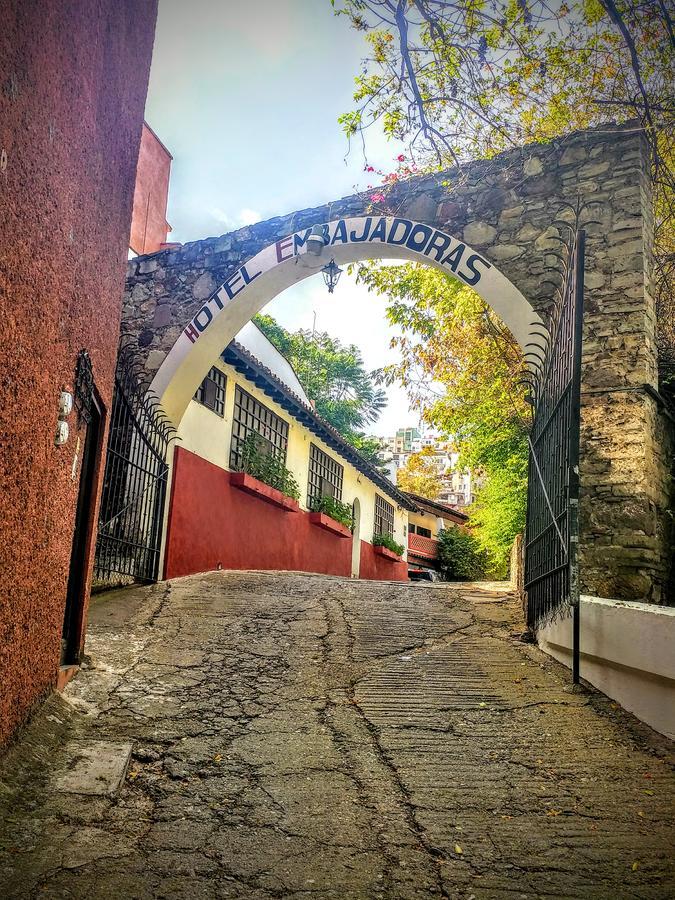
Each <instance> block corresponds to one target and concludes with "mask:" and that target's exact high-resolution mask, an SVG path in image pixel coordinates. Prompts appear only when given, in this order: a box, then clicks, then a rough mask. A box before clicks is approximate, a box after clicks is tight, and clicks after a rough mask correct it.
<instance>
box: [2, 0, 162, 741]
mask: <svg viewBox="0 0 675 900" xmlns="http://www.w3.org/2000/svg"><path fill="white" fill-rule="evenodd" d="M155 17H156V0H69V2H68V3H65V2H56V3H52V2H49V3H45V2H41V0H5V2H3V4H2V27H1V28H0V72H1V73H2V75H1V78H2V90H0V152H2V159H3V160H4V159H6V168H5V169H4V171H0V310H1V313H2V330H3V336H2V343H1V345H0V743H2V742H4V741H5V740H6V739H7V738H8V737H9V736H10V735H11V733H12V731H13V730H14V729H15V727H16V726H17V725H18V724H19V723H20V722H21V721H22V720H23V719H25V717H26V716H27V714H28V712H29V711H30V709H31V707H32V706H33V705H34V703H35V702H36V701H37V700H38V699H39V698H41V697H42V696H44V695H45V694H46V693H48V692H49V691H50V690H51V689H52V688H53V686H54V684H55V682H56V677H57V671H58V664H59V652H60V638H61V629H62V623H63V613H64V604H65V595H66V583H67V577H68V565H69V560H70V551H71V544H72V535H73V523H74V517H75V504H76V499H77V489H78V480H79V471H76V472H75V478H74V479H73V478H72V469H73V459H74V454H75V447H76V440H77V433H76V431H75V422H76V418H75V415H74V414H73V415H71V416H70V423H71V439H70V441H69V442H68V443H67V444H66V445H65V446H63V447H60V448H57V447H55V445H54V433H55V428H56V422H57V415H58V407H57V404H58V397H59V392H60V390H61V389H62V387H63V386H64V385H72V383H73V375H74V370H75V362H76V357H77V353H78V351H79V350H80V349H83V348H84V349H86V350H88V351H89V353H90V355H91V358H92V361H93V369H94V376H95V379H96V386H97V388H98V391H99V393H100V395H101V398H102V400H103V403H104V405H105V407H106V409H109V408H110V401H111V390H112V382H113V372H114V365H115V356H116V349H117V337H118V331H119V320H120V310H121V300H122V290H123V286H124V275H125V261H126V258H127V245H128V235H129V225H130V220H131V203H132V196H133V189H134V178H135V171H136V161H137V155H138V147H139V141H140V136H141V127H142V123H143V107H144V104H145V95H146V91H147V80H148V73H149V67H150V58H151V52H152V41H153V34H154V23H155ZM80 436H81V437H82V434H80ZM80 459H81V457H80Z"/></svg>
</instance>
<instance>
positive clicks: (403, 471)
mask: <svg viewBox="0 0 675 900" xmlns="http://www.w3.org/2000/svg"><path fill="white" fill-rule="evenodd" d="M396 484H397V485H398V486H399V487H400V488H401V490H403V491H409V492H410V493H411V494H417V495H418V496H420V497H426V498H427V500H438V496H439V494H440V492H441V473H440V472H439V469H438V465H437V462H436V457H435V454H434V451H433V449H432V448H431V447H424V448H423V449H422V450H420V451H419V453H411V454H410V456H409V457H408V459H407V461H406V464H405V465H404V466H401V468H400V469H398V471H397V472H396Z"/></svg>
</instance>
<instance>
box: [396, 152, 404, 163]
mask: <svg viewBox="0 0 675 900" xmlns="http://www.w3.org/2000/svg"><path fill="white" fill-rule="evenodd" d="M396 159H397V160H398V161H399V162H403V161H404V160H405V156H404V155H403V154H402V153H399V155H398V156H397V157H396Z"/></svg>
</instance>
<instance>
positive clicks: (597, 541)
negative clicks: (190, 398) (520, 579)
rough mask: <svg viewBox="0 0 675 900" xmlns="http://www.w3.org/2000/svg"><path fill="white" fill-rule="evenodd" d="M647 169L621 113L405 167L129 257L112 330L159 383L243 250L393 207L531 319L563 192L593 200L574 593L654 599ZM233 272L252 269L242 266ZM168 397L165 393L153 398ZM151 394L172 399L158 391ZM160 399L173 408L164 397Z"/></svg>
mask: <svg viewBox="0 0 675 900" xmlns="http://www.w3.org/2000/svg"><path fill="white" fill-rule="evenodd" d="M648 168H649V158H648V153H647V148H646V143H645V141H644V138H643V135H642V134H641V133H640V131H639V129H638V128H636V127H635V125H634V124H632V123H628V124H626V125H625V126H620V127H614V126H603V127H600V128H598V129H591V130H589V131H585V132H578V133H576V134H572V135H569V136H567V137H565V138H563V139H560V140H555V141H551V142H550V143H548V144H545V145H542V144H538V145H531V146H528V147H522V148H517V149H515V150H510V151H508V152H506V153H503V154H500V155H499V156H497V157H495V158H494V159H492V160H477V161H475V162H472V163H467V164H466V165H464V166H463V167H462V169H461V170H451V171H448V172H444V173H439V174H433V175H423V176H417V177H414V178H411V179H409V180H407V181H405V182H401V183H398V184H395V185H393V186H390V187H388V188H387V189H386V191H385V192H384V193H385V195H386V196H385V198H384V200H382V199H381V197H380V196H379V195H372V194H369V193H365V194H355V195H354V196H351V197H344V198H342V199H340V200H336V201H334V202H332V203H330V204H324V205H323V206H320V207H317V208H314V209H305V210H298V211H296V212H294V213H292V214H290V215H287V216H280V217H277V218H273V219H269V220H267V221H265V222H260V223H258V224H256V225H252V226H247V227H245V228H241V229H239V230H238V231H234V232H232V233H230V234H225V235H222V236H220V237H213V238H206V239H205V240H201V241H196V242H194V243H189V244H185V245H183V246H179V247H175V248H168V249H166V250H165V251H162V252H160V253H158V254H155V255H153V256H148V257H140V258H137V259H135V260H132V261H130V263H129V268H128V279H127V291H126V294H125V301H124V307H123V316H122V333H123V335H124V336H128V337H130V338H133V339H135V340H137V342H138V345H139V348H140V353H141V357H142V359H143V362H144V365H145V368H146V374H147V379H148V383H150V382H151V381H152V382H153V383H154V386H155V388H157V389H158V392H159V393H161V394H162V395H165V392H166V385H167V384H168V383H169V381H170V378H169V379H168V380H167V376H169V375H170V373H171V366H172V365H173V363H174V362H175V358H174V360H172V362H171V363H170V364H167V366H166V368H164V365H165V363H168V360H169V357H170V355H171V352H172V348H173V347H174V345H178V341H179V340H183V338H182V337H181V336H182V335H183V333H184V331H185V328H186V326H187V325H188V324H189V323H192V322H193V320H194V318H195V316H197V315H198V314H199V313H200V310H201V309H203V308H204V305H205V302H207V301H208V300H209V299H210V298H212V297H213V296H214V295H215V294H217V292H218V290H219V286H221V285H224V284H225V283H227V282H228V281H229V282H230V283H232V279H233V278H234V277H235V276H236V274H237V273H238V272H239V278H240V279H241V280H242V281H243V280H244V275H243V272H242V271H241V269H242V265H247V263H246V261H247V260H248V261H251V264H252V261H253V260H254V259H255V258H256V256H257V255H258V254H260V253H261V252H263V251H265V250H266V248H274V247H277V246H278V245H279V242H281V243H282V247H283V241H284V239H287V238H288V236H293V235H294V234H303V233H304V232H305V231H306V230H307V229H308V228H311V226H312V225H315V224H316V223H326V222H335V221H339V220H345V221H346V220H349V219H363V218H366V217H368V216H374V217H378V216H379V217H401V218H405V219H406V220H408V221H410V222H414V223H416V224H417V225H420V226H428V227H430V228H432V229H435V230H439V231H441V232H443V233H444V234H445V235H447V236H448V237H450V236H456V240H458V241H461V242H462V243H464V244H465V245H466V246H467V247H471V248H474V249H475V251H476V252H477V253H478V254H479V255H480V256H481V257H482V258H484V259H485V260H489V261H490V263H492V264H493V267H495V266H497V267H498V269H499V272H500V274H501V275H502V276H503V277H504V279H505V280H506V282H507V283H510V285H511V286H512V287H513V288H514V289H515V290H516V291H518V292H519V294H520V295H521V296H522V297H523V298H527V302H528V303H529V304H531V305H532V307H533V308H534V309H535V310H536V311H537V312H539V313H540V314H541V315H542V316H543V317H544V318H545V310H546V308H547V306H548V304H549V303H550V300H551V296H552V288H551V285H550V276H551V268H552V266H553V265H554V264H555V258H554V257H553V256H549V255H548V253H549V251H551V250H555V249H557V248H558V247H559V244H557V243H556V242H555V240H554V239H553V238H554V234H553V232H555V228H554V227H553V226H552V223H553V222H554V220H556V219H557V218H558V216H559V213H560V210H561V207H562V205H563V204H565V203H567V204H569V203H573V202H575V201H576V200H577V199H579V200H580V201H582V202H587V201H593V202H594V204H595V206H594V207H593V213H592V218H593V219H596V220H598V222H597V223H596V224H594V225H593V226H589V228H588V234H587V241H586V299H585V304H586V312H585V321H584V366H583V374H582V423H581V453H582V455H581V463H580V477H581V492H582V493H581V504H580V517H581V532H582V533H581V547H580V561H581V569H582V573H583V574H582V579H583V585H584V590H585V592H587V593H594V594H597V595H599V596H603V597H614V598H623V599H644V598H649V599H658V597H659V596H660V590H661V585H662V583H663V581H664V572H665V570H666V567H667V563H668V558H669V553H668V549H667V547H666V541H665V538H664V526H663V523H664V521H665V520H666V516H667V505H668V504H667V496H668V494H667V485H668V484H669V474H668V463H669V460H668V457H667V454H666V453H665V452H664V450H663V449H662V448H663V439H662V434H661V433H662V431H663V427H664V426H663V423H662V422H661V420H660V415H661V414H660V412H659V407H658V400H657V399H655V396H654V389H655V388H656V387H657V385H658V379H657V365H656V363H657V353H656V345H655V340H654V323H655V310H654V301H653V294H652V284H651V279H652V268H653V266H652V256H651V231H652V227H651V226H652V211H651V199H650V195H649V180H648V176H647V173H648ZM330 249H331V250H334V253H335V258H336V261H338V262H341V261H346V259H347V257H345V256H343V255H342V253H343V252H344V248H343V249H338V246H337V245H336V246H335V248H333V247H332V246H331V248H330ZM378 249H379V250H380V251H381V249H382V248H378ZM387 250H388V252H387V256H389V257H395V256H396V255H397V254H395V253H393V252H392V250H393V248H391V247H389V248H387ZM268 252H274V251H271V250H268ZM380 255H382V254H380ZM327 258H328V259H329V258H330V257H327ZM399 258H401V257H399ZM425 261H426V262H429V260H428V259H425ZM281 262H282V264H283V263H285V262H287V261H285V260H282V261H281ZM432 263H433V261H432ZM290 265H295V263H294V262H292V263H289V267H290ZM299 265H300V263H299V262H298V266H299ZM246 271H247V277H251V279H252V276H253V275H254V274H255V272H254V270H253V268H251V270H249V269H248V268H247V270H246ZM274 271H276V272H277V274H278V275H279V274H281V273H282V272H283V271H285V269H282V267H281V265H280V266H275V267H274ZM490 271H492V270H490ZM286 274H287V275H288V273H286ZM304 277H306V276H304ZM262 278H263V275H262V274H261V275H260V276H258V277H257V278H256V279H255V280H253V279H252V283H251V284H250V285H247V286H246V288H247V289H252V288H253V287H254V286H255V285H256V282H260V284H258V286H257V287H258V288H260V287H262V286H263V282H262ZM297 280H300V279H299V278H298V279H297ZM292 283H293V280H291V281H289V284H292ZM486 284H487V282H484V285H483V286H485V285H486ZM237 285H238V286H240V287H241V283H240V282H236V284H235V287H236V286H237ZM256 289H257V288H256ZM277 292H278V291H277ZM338 296H339V295H338V294H336V295H335V297H336V300H337V298H338ZM228 299H229V298H228ZM234 299H235V300H236V297H235V298H234ZM268 299H271V298H268ZM488 302H490V300H489V299H488ZM261 305H262V304H261ZM234 308H235V307H234V305H233V306H232V309H234ZM202 315H203V316H204V317H206V314H202ZM244 320H245V317H244ZM200 321H201V320H200ZM224 321H225V320H223V324H224ZM533 321H534V319H533ZM241 324H243V320H242V323H241ZM507 324H508V323H507ZM210 327H211V326H210V325H209V327H208V328H207V330H206V331H205V332H204V333H203V334H202V333H201V332H200V335H201V336H200V337H199V339H198V340H199V341H203V342H204V341H206V340H208V337H207V336H208V330H209V328H210ZM232 327H233V328H236V323H234V322H233V323H232ZM510 327H512V330H514V326H510ZM213 333H214V334H215V330H213ZM514 333H516V332H515V330H514ZM226 335H227V332H223V335H219V336H218V340H217V341H214V346H213V347H212V348H211V349H210V350H209V352H211V351H213V357H212V358H213V359H215V358H216V357H217V355H218V354H219V353H220V351H221V350H222V349H223V343H221V340H222V338H223V336H226ZM519 337H520V335H519ZM219 343H220V347H218V346H217V344H219ZM204 357H206V354H204ZM193 359H196V357H193ZM162 370H163V371H162ZM160 371H161V372H162V374H161V376H160ZM197 375H198V372H197V371H196V370H195V371H194V372H192V374H191V376H190V377H191V378H192V379H193V381H194V378H196V377H197ZM163 382H166V384H165V385H164V386H163ZM657 396H658V395H657ZM170 399H171V398H170V397H169V396H168V395H166V396H165V403H166V402H167V401H170ZM181 402H184V397H183V401H181ZM167 406H170V407H173V401H171V403H170V404H169V403H167ZM167 412H169V413H170V415H171V416H172V418H174V419H175V417H176V415H180V403H177V404H176V406H175V407H173V408H168V409H167ZM636 448H640V449H636ZM627 511H628V512H627ZM636 532H639V534H638V538H637V540H636Z"/></svg>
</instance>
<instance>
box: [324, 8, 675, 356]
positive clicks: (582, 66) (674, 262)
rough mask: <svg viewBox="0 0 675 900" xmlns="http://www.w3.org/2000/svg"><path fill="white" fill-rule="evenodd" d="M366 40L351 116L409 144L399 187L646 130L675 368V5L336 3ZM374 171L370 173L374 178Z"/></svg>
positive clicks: (668, 349)
mask: <svg viewBox="0 0 675 900" xmlns="http://www.w3.org/2000/svg"><path fill="white" fill-rule="evenodd" d="M331 3H332V5H333V7H334V8H335V10H336V14H337V15H338V16H341V17H347V18H348V20H349V21H350V22H351V24H352V26H353V27H354V28H356V29H357V30H358V31H360V32H362V33H363V35H364V37H365V41H366V45H367V50H366V52H367V56H366V58H365V59H364V60H363V64H362V67H361V71H360V72H359V73H358V75H357V76H356V88H355V92H354V107H353V109H351V110H350V111H348V112H346V113H345V114H344V115H343V116H341V117H340V122H341V124H342V127H343V129H344V131H345V132H346V133H347V135H349V137H350V138H352V137H354V136H360V137H361V138H362V139H363V142H364V147H365V148H366V149H367V146H368V144H367V136H368V129H369V128H370V127H371V126H372V125H373V124H374V123H376V122H377V123H379V124H380V125H381V127H382V129H383V130H384V133H385V134H386V135H389V136H390V137H393V138H396V139H398V140H400V141H404V142H406V143H407V144H408V147H409V158H408V159H406V160H403V158H402V155H401V156H399V162H400V165H399V166H398V167H397V171H396V172H394V173H390V174H389V176H387V178H388V179H389V180H397V179H398V177H399V176H401V175H403V176H405V175H407V174H410V172H411V170H415V169H416V168H418V167H428V168H433V169H439V168H443V167H447V166H450V165H454V164H457V163H460V164H461V162H463V161H464V160H466V159H468V158H474V157H490V156H492V155H494V154H495V153H498V152H500V151H501V150H504V149H508V148H509V147H514V146H522V145H523V144H527V143H531V142H537V141H547V140H550V139H552V138H554V137H558V136H560V135H563V134H567V133H570V132H572V131H574V130H577V129H582V128H588V127H590V126H593V125H598V124H603V123H607V122H612V121H616V122H626V121H629V120H636V122H637V124H638V126H642V127H643V128H644V130H645V134H646V136H647V140H648V142H649V146H650V148H651V157H652V175H653V181H654V187H655V190H654V194H653V196H654V209H655V219H656V229H655V253H656V301H657V315H658V322H659V349H660V353H661V358H662V361H664V362H666V363H667V364H668V365H669V366H671V367H675V303H674V302H673V281H674V280H675V279H673V275H674V274H675V230H674V226H673V221H674V215H673V186H674V183H675V159H674V154H673V136H674V120H673V112H674V110H675V91H674V90H673V88H674V78H673V73H674V72H675V29H674V26H673V18H672V16H673V13H672V9H673V8H672V2H671V0H556V2H553V3H551V2H550V0H331ZM368 168H372V167H368Z"/></svg>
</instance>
